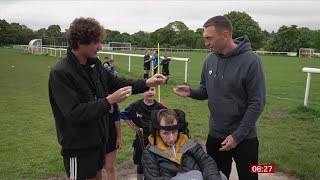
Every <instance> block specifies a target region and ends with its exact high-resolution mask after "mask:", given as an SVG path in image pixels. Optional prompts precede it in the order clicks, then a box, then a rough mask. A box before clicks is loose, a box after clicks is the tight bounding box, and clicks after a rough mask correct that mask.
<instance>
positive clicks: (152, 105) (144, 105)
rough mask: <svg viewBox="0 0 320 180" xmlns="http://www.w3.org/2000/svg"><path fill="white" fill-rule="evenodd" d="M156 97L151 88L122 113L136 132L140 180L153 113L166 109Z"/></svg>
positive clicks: (140, 178)
mask: <svg viewBox="0 0 320 180" xmlns="http://www.w3.org/2000/svg"><path fill="white" fill-rule="evenodd" d="M155 95H156V88H154V87H150V89H149V91H146V92H144V93H143V99H141V100H138V101H135V102H133V103H132V104H130V105H129V106H128V107H127V108H125V110H124V111H123V112H121V117H122V118H123V119H124V120H125V121H126V123H127V124H128V125H129V127H130V128H131V129H132V130H133V131H135V132H136V138H135V140H134V141H133V144H132V147H133V149H134V154H133V162H134V164H136V165H137V177H138V180H142V179H143V166H142V164H141V156H142V151H143V149H144V148H145V147H146V146H147V145H148V143H149V142H148V139H147V138H148V136H149V135H150V133H149V124H150V122H151V112H152V111H153V110H159V109H164V108H166V107H165V106H163V105H162V104H161V103H159V102H157V101H156V100H155V99H154V96H155Z"/></svg>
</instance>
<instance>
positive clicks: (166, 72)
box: [162, 69, 170, 76]
mask: <svg viewBox="0 0 320 180" xmlns="http://www.w3.org/2000/svg"><path fill="white" fill-rule="evenodd" d="M162 74H163V75H164V76H169V75H170V73H169V69H162Z"/></svg>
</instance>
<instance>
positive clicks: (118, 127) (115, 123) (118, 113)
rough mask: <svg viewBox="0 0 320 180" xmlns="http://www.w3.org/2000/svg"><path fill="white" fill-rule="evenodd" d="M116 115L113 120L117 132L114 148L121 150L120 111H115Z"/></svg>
mask: <svg viewBox="0 0 320 180" xmlns="http://www.w3.org/2000/svg"><path fill="white" fill-rule="evenodd" d="M116 113H117V115H116V116H115V118H114V125H115V127H116V132H117V142H116V147H117V148H119V149H121V148H122V139H121V123H120V110H119V108H117V109H116Z"/></svg>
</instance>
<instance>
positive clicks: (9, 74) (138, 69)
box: [0, 48, 320, 180]
mask: <svg viewBox="0 0 320 180" xmlns="http://www.w3.org/2000/svg"><path fill="white" fill-rule="evenodd" d="M139 53H140V52H139ZM160 53H161V52H160ZM141 54H142V53H141ZM169 55H170V56H175V57H189V58H190V59H191V62H190V64H189V73H188V78H189V82H188V84H190V86H192V87H196V86H197V85H198V84H199V77H200V72H201V67H202V63H203V59H204V58H205V56H206V55H207V54H206V53H191V52H185V53H176V52H175V53H171V52H170V53H169ZM0 57H1V59H0V87H1V88H0V94H1V95H0V107H1V108H0V127H1V131H0V179H44V178H47V177H52V176H64V168H63V163H62V159H61V156H60V146H59V144H58V143H57V137H56V131H55V124H54V119H53V115H52V112H51V109H50V104H49V100H48V74H49V71H50V67H48V66H52V65H54V64H55V63H56V62H57V60H58V58H56V57H50V56H38V55H30V54H24V53H22V51H21V50H14V49H5V48H0ZM102 57H104V56H102ZM114 58H115V59H116V61H117V65H116V69H117V71H118V72H119V75H120V76H125V77H130V78H135V79H136V78H142V76H143V75H142V74H143V72H142V58H132V62H133V63H132V72H131V73H128V72H127V69H128V64H127V62H128V58H127V57H124V56H115V57H114ZM261 58H262V60H263V65H264V70H265V75H266V82H267V104H266V107H265V111H264V113H263V114H262V116H261V118H260V119H259V121H258V133H259V140H260V162H261V163H274V164H275V166H276V171H281V172H284V173H288V174H290V175H293V176H297V177H300V178H301V179H307V180H309V179H320V172H319V167H320V153H319V150H320V139H319V138H318V136H319V134H320V128H319V127H320V118H319V117H320V116H319V115H320V107H319V104H320V91H319V90H320V86H319V80H320V77H319V75H314V74H313V75H312V80H311V89H310V90H311V91H310V96H309V101H310V102H311V103H310V104H309V106H308V108H305V107H303V106H302V105H303V99H304V91H305V83H306V74H304V73H303V72H302V71H301V69H302V68H303V67H315V68H320V59H308V58H306V59H299V58H294V57H283V56H261ZM101 59H102V58H101ZM12 66H14V68H13V67H12ZM170 73H171V74H172V78H171V79H170V81H169V84H168V85H165V86H161V97H162V100H163V101H164V102H165V104H166V105H167V106H168V107H171V108H181V109H183V110H184V111H185V112H186V113H187V119H188V121H189V127H190V130H191V132H192V137H193V138H201V139H204V140H205V138H206V136H207V132H208V117H209V113H208V108H207V101H196V100H192V99H189V98H181V97H178V96H176V95H174V94H173V91H172V89H173V88H174V87H175V86H176V85H178V84H182V83H183V81H184V63H182V62H175V61H174V62H171V64H170ZM140 98H142V96H141V95H135V96H131V97H130V98H129V100H127V101H126V102H124V103H122V104H121V105H120V108H122V109H123V108H124V107H125V106H127V105H128V104H129V103H131V102H133V101H134V100H137V99H140ZM122 138H123V143H124V147H123V149H122V150H121V151H120V152H119V154H118V159H117V160H118V163H121V162H122V161H123V160H125V159H128V158H131V155H132V148H131V144H132V140H133V138H134V133H133V132H132V131H131V130H130V129H129V128H128V127H127V126H126V124H125V123H122Z"/></svg>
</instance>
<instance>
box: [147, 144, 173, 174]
mask: <svg viewBox="0 0 320 180" xmlns="http://www.w3.org/2000/svg"><path fill="white" fill-rule="evenodd" d="M141 162H142V165H143V175H144V179H145V180H170V178H168V177H161V173H160V168H159V164H158V163H159V162H158V161H157V159H156V157H155V156H154V155H152V154H151V152H149V151H148V150H147V149H146V150H144V151H143V153H142V158H141Z"/></svg>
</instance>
